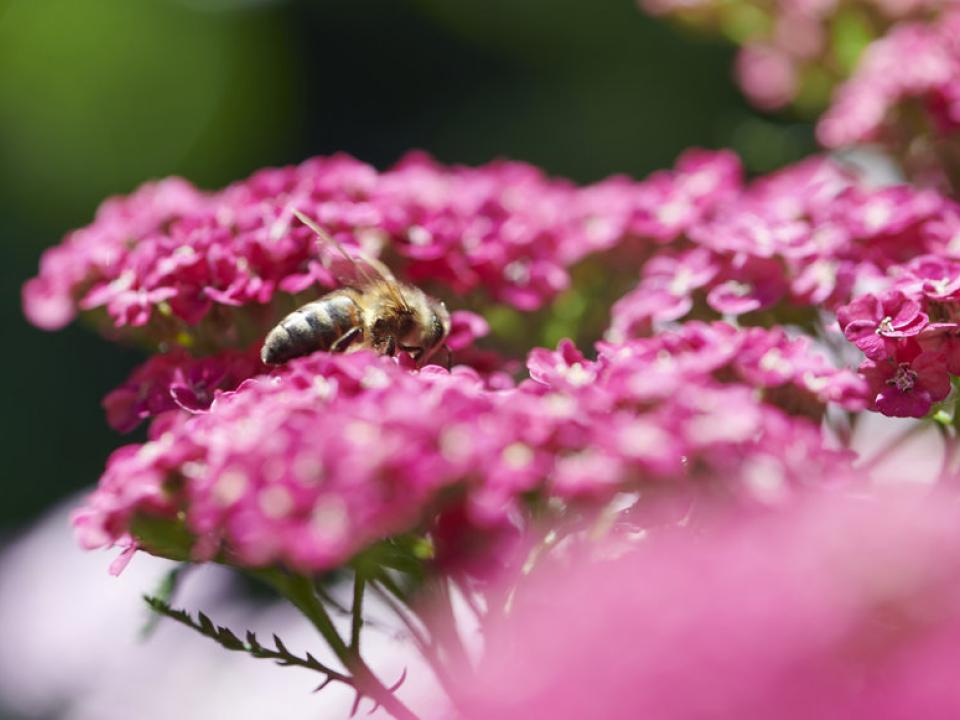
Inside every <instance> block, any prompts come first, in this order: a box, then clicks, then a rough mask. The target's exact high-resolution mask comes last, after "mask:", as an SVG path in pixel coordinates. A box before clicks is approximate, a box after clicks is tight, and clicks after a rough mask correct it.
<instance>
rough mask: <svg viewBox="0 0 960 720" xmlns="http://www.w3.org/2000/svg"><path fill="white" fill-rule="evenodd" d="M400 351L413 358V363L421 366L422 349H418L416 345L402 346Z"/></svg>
mask: <svg viewBox="0 0 960 720" xmlns="http://www.w3.org/2000/svg"><path fill="white" fill-rule="evenodd" d="M400 349H401V350H403V351H404V352H405V353H407V354H409V355H410V357H411V358H413V362H415V363H416V364H417V365H419V364H420V360H421V359H422V358H423V348H422V347H417V346H416V345H401V346H400Z"/></svg>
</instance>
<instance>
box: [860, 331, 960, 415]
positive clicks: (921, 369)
mask: <svg viewBox="0 0 960 720" xmlns="http://www.w3.org/2000/svg"><path fill="white" fill-rule="evenodd" d="M860 373H861V374H862V375H863V376H864V377H865V378H866V380H867V382H868V383H869V385H870V393H871V395H872V396H873V398H874V404H875V405H876V407H877V409H878V410H879V411H880V412H882V413H883V414H884V415H890V416H893V417H915V418H921V417H924V416H926V415H927V413H929V412H930V408H931V407H932V406H933V404H934V403H936V402H940V401H941V400H943V399H944V398H945V397H946V396H947V395H949V394H950V375H949V374H948V372H947V359H946V358H945V357H944V356H943V355H942V354H940V353H937V352H920V351H919V348H915V347H907V348H906V349H903V350H901V351H899V352H898V353H897V354H895V355H893V356H890V357H884V358H882V359H879V360H876V361H874V360H867V361H866V362H864V363H863V365H861V366H860Z"/></svg>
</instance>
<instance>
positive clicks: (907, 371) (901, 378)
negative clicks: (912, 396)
mask: <svg viewBox="0 0 960 720" xmlns="http://www.w3.org/2000/svg"><path fill="white" fill-rule="evenodd" d="M916 382H917V372H916V371H915V370H914V369H913V368H912V367H911V366H910V363H900V364H899V365H897V371H896V372H895V373H894V375H893V377H892V378H890V379H889V380H887V384H889V385H893V386H894V387H896V388H897V390H900V391H901V392H907V391H909V390H912V389H913V386H914V384H915V383H916Z"/></svg>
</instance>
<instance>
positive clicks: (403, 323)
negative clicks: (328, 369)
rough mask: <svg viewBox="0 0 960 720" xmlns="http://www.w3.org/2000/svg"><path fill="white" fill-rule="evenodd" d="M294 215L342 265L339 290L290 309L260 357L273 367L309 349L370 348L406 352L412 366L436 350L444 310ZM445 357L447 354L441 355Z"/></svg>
mask: <svg viewBox="0 0 960 720" xmlns="http://www.w3.org/2000/svg"><path fill="white" fill-rule="evenodd" d="M293 213H294V215H296V216H297V218H298V219H299V220H300V222H302V223H303V224H304V225H306V226H307V227H309V228H310V229H311V230H312V231H313V232H314V234H316V236H317V237H318V238H319V239H320V240H322V241H323V242H326V243H329V244H330V245H332V246H333V247H335V248H336V249H337V250H338V251H339V253H340V254H341V255H342V256H343V258H344V259H345V260H346V261H347V265H346V267H347V268H348V270H349V272H350V275H351V276H352V277H346V278H343V280H344V283H345V284H344V286H343V287H340V288H338V289H336V290H333V291H332V292H329V293H327V294H326V295H324V296H323V297H321V298H319V299H318V300H314V301H313V302H309V303H307V304H306V305H304V306H302V307H300V308H298V309H296V310H294V311H293V312H292V313H290V314H289V315H287V316H286V317H285V318H283V320H281V321H280V322H279V323H278V324H277V326H276V327H274V328H273V329H272V330H271V331H270V332H269V333H268V334H267V337H266V340H264V343H263V348H262V349H261V351H260V358H261V359H262V360H263V362H264V364H267V365H279V364H282V363H285V362H287V361H288V360H291V359H293V358H295V357H300V356H301V355H308V354H310V353H312V352H314V351H315V350H327V351H329V352H347V351H351V350H358V349H363V348H367V349H372V350H374V351H376V352H378V353H380V354H381V355H390V356H393V355H395V354H396V352H397V351H398V350H400V351H402V352H406V353H409V354H410V356H411V357H412V358H413V360H414V361H415V362H416V364H417V365H418V366H420V365H423V364H424V363H426V362H427V361H428V360H429V359H430V358H431V357H433V356H434V355H435V354H436V353H437V352H438V351H439V350H440V349H441V348H443V347H445V345H444V341H445V340H446V338H447V335H448V334H449V333H450V313H449V312H448V311H447V308H446V306H445V305H444V304H443V303H442V302H440V301H439V300H436V299H434V298H432V297H430V296H429V295H427V294H426V293H425V292H423V291H422V290H420V289H419V288H417V287H414V286H412V285H407V284H405V283H401V282H399V281H398V280H397V279H396V278H395V277H394V276H393V273H391V272H390V270H389V269H388V268H387V266H386V265H384V264H383V263H382V262H380V261H379V260H375V259H373V258H365V257H353V256H351V255H350V254H349V253H347V251H346V250H345V249H344V248H343V246H342V245H340V243H338V242H337V241H336V240H334V239H333V238H332V237H331V236H330V235H328V234H327V233H326V232H324V231H323V230H322V229H321V228H320V227H319V226H318V225H317V224H316V223H315V222H313V221H312V220H311V219H310V218H308V217H307V216H305V215H304V214H303V213H301V212H299V211H297V210H294V211H293ZM447 352H448V353H449V350H448V351H447Z"/></svg>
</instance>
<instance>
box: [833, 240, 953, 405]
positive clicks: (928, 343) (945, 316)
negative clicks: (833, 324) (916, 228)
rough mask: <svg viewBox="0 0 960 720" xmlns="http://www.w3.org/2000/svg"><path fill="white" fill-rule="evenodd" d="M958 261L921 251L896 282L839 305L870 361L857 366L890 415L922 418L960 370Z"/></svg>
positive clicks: (846, 327)
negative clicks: (881, 289)
mask: <svg viewBox="0 0 960 720" xmlns="http://www.w3.org/2000/svg"><path fill="white" fill-rule="evenodd" d="M958 310H960V262H958V261H956V260H951V259H944V258H941V257H937V256H928V257H921V258H918V259H917V260H915V261H913V262H911V263H908V264H907V265H906V266H904V268H903V273H902V275H900V276H899V277H898V278H897V280H896V282H895V287H894V288H893V289H890V290H887V291H885V292H883V293H880V294H872V293H871V294H867V295H864V296H862V297H859V298H857V299H856V300H855V301H853V302H852V303H850V304H849V305H846V306H844V307H842V308H840V310H839V312H838V320H839V321H840V326H841V328H842V329H843V332H844V335H845V336H846V337H847V339H848V340H850V341H851V342H852V343H854V344H855V345H856V346H857V347H858V348H860V349H861V350H862V351H863V353H864V355H866V356H867V360H866V361H865V362H864V363H863V365H861V367H860V372H861V373H862V374H863V376H864V377H865V378H866V379H867V380H868V382H869V384H870V390H871V396H872V397H873V398H874V402H875V404H876V407H877V409H879V410H880V411H881V412H883V413H884V414H885V415H893V416H898V417H924V416H926V415H927V414H928V413H929V412H930V409H931V407H932V406H933V404H934V403H937V402H939V401H941V400H943V399H944V398H946V397H947V395H948V394H949V392H950V388H951V384H950V376H951V375H958V374H960V322H958V321H960V312H958Z"/></svg>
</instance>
